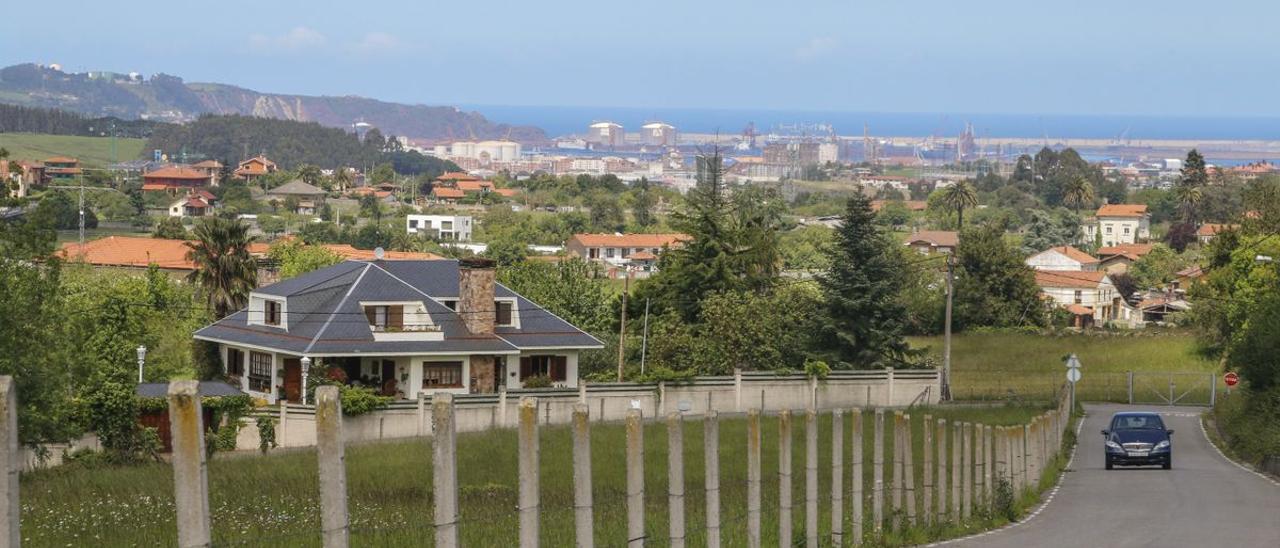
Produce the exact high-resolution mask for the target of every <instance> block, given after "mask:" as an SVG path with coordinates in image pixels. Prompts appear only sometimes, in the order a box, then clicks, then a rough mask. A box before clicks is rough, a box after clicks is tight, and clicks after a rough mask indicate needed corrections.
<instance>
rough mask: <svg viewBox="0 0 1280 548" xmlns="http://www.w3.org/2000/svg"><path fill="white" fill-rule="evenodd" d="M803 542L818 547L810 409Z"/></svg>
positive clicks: (814, 423) (810, 412)
mask: <svg viewBox="0 0 1280 548" xmlns="http://www.w3.org/2000/svg"><path fill="white" fill-rule="evenodd" d="M813 386H817V384H814V385H813ZM804 540H805V546H817V545H818V412H817V411H816V410H815V409H814V408H812V407H810V408H809V409H807V410H805V412H804Z"/></svg>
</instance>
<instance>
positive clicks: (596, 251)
mask: <svg viewBox="0 0 1280 548" xmlns="http://www.w3.org/2000/svg"><path fill="white" fill-rule="evenodd" d="M587 258H590V259H599V258H600V248H597V247H593V248H591V249H588V250H587Z"/></svg>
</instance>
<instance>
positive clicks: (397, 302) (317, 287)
mask: <svg viewBox="0 0 1280 548" xmlns="http://www.w3.org/2000/svg"><path fill="white" fill-rule="evenodd" d="M494 275H495V271H494V268H493V262H492V261H489V260H486V259H465V260H462V261H451V260H449V261H446V260H440V261H387V260H374V261H346V262H343V263H340V264H337V265H334V266H331V267H328V268H323V269H320V270H316V271H313V272H309V273H307V274H304V275H302V276H299V277H296V278H292V279H289V280H285V281H282V282H280V283H276V284H272V285H269V286H266V287H261V288H259V289H258V290H257V291H254V292H253V293H251V294H250V297H249V306H248V307H247V308H246V309H244V310H241V311H239V312H236V313H234V314H231V315H229V316H227V317H226V318H223V319H221V320H218V321H217V322H214V323H213V324H210V325H209V326H207V327H204V328H202V329H200V330H198V331H196V333H195V335H194V337H195V338H196V339H197V340H203V341H209V342H213V343H217V344H218V346H219V354H220V356H221V358H222V360H223V366H224V372H225V373H226V374H227V376H228V377H229V378H231V379H232V383H233V384H236V383H239V386H240V388H241V390H244V391H245V392H247V393H249V394H250V395H253V396H255V397H260V398H264V399H266V400H268V401H269V402H272V403H274V402H276V401H278V400H281V399H283V400H287V401H291V402H299V401H302V400H303V396H304V394H306V392H307V384H308V375H309V373H310V372H309V371H308V370H306V369H304V368H303V365H302V364H303V359H304V358H306V359H310V360H311V363H312V364H313V367H317V366H318V367H319V368H321V370H325V371H326V373H325V374H326V375H327V376H328V377H330V378H339V379H344V380H345V381H346V382H349V383H352V384H361V385H366V386H373V387H374V388H375V389H376V390H378V391H379V392H380V393H382V394H386V395H390V396H394V397H397V398H403V399H416V398H417V397H418V395H419V394H432V393H438V392H449V393H494V392H497V391H498V390H499V389H500V388H502V387H506V388H508V389H512V388H520V387H522V386H524V383H525V382H526V381H528V380H529V379H530V378H533V377H548V378H550V380H551V381H552V383H553V384H555V385H558V386H564V387H574V386H577V384H578V353H579V352H581V351H582V350H587V349H598V348H602V347H603V345H602V344H601V343H600V341H599V340H597V339H596V338H595V337H592V336H591V335H589V334H587V333H585V332H583V331H582V330H580V329H578V328H577V327H574V326H573V325H571V324H569V323H568V322H566V321H564V320H562V319H560V318H559V317H557V316H556V315H554V314H551V313H550V312H548V311H546V310H545V309H543V308H542V307H540V306H538V305H537V304H535V303H533V302H530V301H529V300H527V299H525V298H524V297H522V296H520V295H518V294H516V293H514V292H512V291H511V290H509V289H507V288H506V287H505V286H503V285H501V284H499V283H496V282H495V277H494Z"/></svg>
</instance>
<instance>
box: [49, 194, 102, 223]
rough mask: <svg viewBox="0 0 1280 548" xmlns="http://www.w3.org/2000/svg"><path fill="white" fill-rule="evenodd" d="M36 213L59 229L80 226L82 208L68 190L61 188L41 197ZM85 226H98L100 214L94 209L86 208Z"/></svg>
mask: <svg viewBox="0 0 1280 548" xmlns="http://www.w3.org/2000/svg"><path fill="white" fill-rule="evenodd" d="M35 215H36V216H37V217H41V218H44V219H48V220H49V221H50V222H51V223H52V226H53V227H54V228H56V229H58V230H74V229H77V228H80V210H79V208H78V207H77V205H76V201H75V200H72V199H71V196H68V195H67V193H66V192H62V191H60V190H58V191H52V192H49V193H47V194H45V195H44V197H43V198H41V199H40V205H38V206H36V211H35ZM84 227H85V228H97V227H98V216H97V215H95V214H94V213H93V210H92V209H89V208H85V211H84Z"/></svg>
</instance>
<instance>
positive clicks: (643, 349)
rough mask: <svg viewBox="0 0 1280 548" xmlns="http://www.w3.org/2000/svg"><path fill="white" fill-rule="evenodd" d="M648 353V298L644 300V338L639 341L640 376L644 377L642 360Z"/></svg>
mask: <svg viewBox="0 0 1280 548" xmlns="http://www.w3.org/2000/svg"><path fill="white" fill-rule="evenodd" d="M648 352H649V298H648V297H645V298H644V336H643V338H641V339H640V374H641V375H644V359H645V355H646V354H648Z"/></svg>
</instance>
